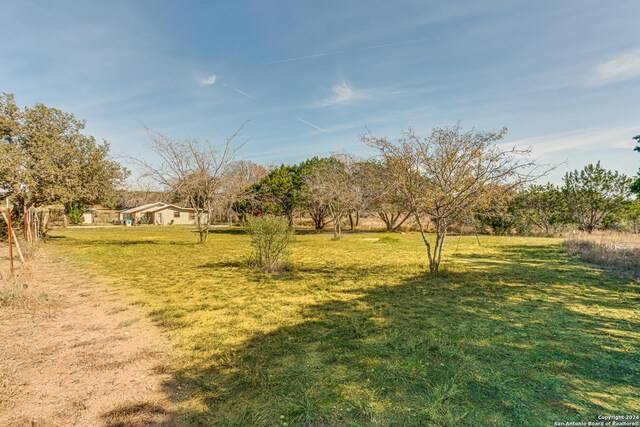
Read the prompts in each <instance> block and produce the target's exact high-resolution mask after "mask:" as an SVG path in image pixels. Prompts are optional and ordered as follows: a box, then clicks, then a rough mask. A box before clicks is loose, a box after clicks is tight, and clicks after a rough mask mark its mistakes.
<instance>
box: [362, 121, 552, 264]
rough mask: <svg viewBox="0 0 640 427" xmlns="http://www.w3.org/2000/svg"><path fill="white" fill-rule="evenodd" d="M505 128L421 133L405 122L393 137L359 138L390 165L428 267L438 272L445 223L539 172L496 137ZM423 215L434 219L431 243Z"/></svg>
mask: <svg viewBox="0 0 640 427" xmlns="http://www.w3.org/2000/svg"><path fill="white" fill-rule="evenodd" d="M506 131H507V129H506V128H502V129H501V130H499V131H497V132H480V131H474V130H472V131H469V132H463V131H462V128H461V126H460V125H459V124H458V125H455V126H453V127H451V128H435V129H434V130H433V131H432V133H431V135H430V136H428V137H426V138H421V137H419V136H417V135H416V134H415V133H414V132H413V130H412V129H411V128H409V129H408V130H407V131H406V132H405V133H403V135H402V136H401V137H400V138H399V139H398V140H397V141H389V140H388V139H387V138H377V137H374V136H372V135H371V134H369V135H365V136H363V137H362V139H363V142H364V143H366V144H367V145H369V146H371V147H373V148H375V149H376V150H377V151H378V153H379V154H380V156H381V157H382V161H383V162H384V163H385V164H387V165H389V167H390V168H391V170H392V172H393V176H395V182H394V184H393V185H396V186H397V188H398V189H399V190H400V191H401V192H402V195H403V197H404V199H405V200H406V201H407V203H408V208H409V209H410V211H411V212H412V214H413V215H414V217H415V220H416V222H417V223H418V226H419V227H420V233H421V235H422V240H423V242H424V244H425V246H426V249H427V257H428V259H429V270H430V272H431V273H437V272H438V270H439V268H440V262H441V259H442V250H443V248H444V242H445V239H446V237H447V231H448V230H449V227H450V226H451V225H453V224H454V223H455V222H456V221H459V220H460V219H462V218H463V217H464V216H466V215H469V214H470V213H471V212H475V211H478V210H479V209H482V208H484V207H485V206H486V203H487V201H488V200H489V197H487V196H488V195H489V194H491V193H492V192H495V191H511V190H513V189H514V188H516V187H518V186H520V185H522V184H524V183H526V182H530V181H532V180H533V179H535V178H537V177H540V176H542V175H544V173H536V172H537V171H538V170H539V167H538V166H536V165H535V162H534V161H532V160H530V159H529V154H530V150H520V149H517V148H515V147H514V148H502V147H501V146H499V145H496V144H495V143H496V142H498V141H500V140H501V139H502V138H503V137H504V135H505V134H506ZM424 218H429V219H431V221H432V222H433V224H434V225H435V234H436V237H435V243H434V244H433V246H432V244H431V243H430V242H429V239H428V238H427V234H426V230H425V227H423V220H424Z"/></svg>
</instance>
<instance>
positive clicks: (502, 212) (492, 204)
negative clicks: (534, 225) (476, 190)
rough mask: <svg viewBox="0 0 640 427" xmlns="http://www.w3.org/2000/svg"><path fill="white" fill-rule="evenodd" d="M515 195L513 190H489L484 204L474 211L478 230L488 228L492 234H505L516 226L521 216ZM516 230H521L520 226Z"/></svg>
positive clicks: (482, 230) (516, 195)
mask: <svg viewBox="0 0 640 427" xmlns="http://www.w3.org/2000/svg"><path fill="white" fill-rule="evenodd" d="M517 197H518V193H517V192H516V191H515V190H510V191H509V190H506V191H503V190H502V189H499V190H498V191H491V192H489V194H488V195H487V200H486V203H485V204H484V206H478V208H477V210H476V212H474V216H475V219H476V222H477V223H478V225H479V227H480V230H479V231H480V232H486V231H487V229H489V230H490V231H491V232H492V233H493V234H498V235H506V234H511V233H512V231H513V230H514V229H516V228H518V225H520V224H518V220H519V219H520V218H521V217H520V215H519V212H518V209H517V208H516V204H515V201H516V199H517ZM518 231H519V232H521V231H522V229H521V227H520V228H519V229H518Z"/></svg>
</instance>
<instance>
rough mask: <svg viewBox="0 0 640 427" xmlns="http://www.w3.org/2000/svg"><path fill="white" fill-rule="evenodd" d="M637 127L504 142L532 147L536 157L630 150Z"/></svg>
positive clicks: (588, 130) (582, 131) (566, 133)
mask: <svg viewBox="0 0 640 427" xmlns="http://www.w3.org/2000/svg"><path fill="white" fill-rule="evenodd" d="M637 133H638V128H637V127H624V128H617V129H606V130H603V129H587V130H580V131H573V132H563V133H555V134H550V135H543V136H538V137H534V138H526V139H520V140H517V141H511V142H504V143H503V144H509V145H517V146H519V147H523V148H524V147H531V148H532V149H533V154H534V155H547V154H552V153H560V152H564V151H573V150H579V151H594V150H607V149H609V150H611V149H629V150H632V149H633V147H634V141H633V139H632V137H633V135H636V134H637Z"/></svg>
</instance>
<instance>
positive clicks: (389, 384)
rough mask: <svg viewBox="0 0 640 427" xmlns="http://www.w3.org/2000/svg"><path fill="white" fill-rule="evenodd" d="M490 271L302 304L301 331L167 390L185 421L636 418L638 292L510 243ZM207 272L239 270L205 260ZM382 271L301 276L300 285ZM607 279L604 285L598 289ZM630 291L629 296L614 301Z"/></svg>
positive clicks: (553, 252)
mask: <svg viewBox="0 0 640 427" xmlns="http://www.w3.org/2000/svg"><path fill="white" fill-rule="evenodd" d="M459 258H460V259H461V260H465V259H473V260H474V261H473V265H479V266H482V267H485V268H486V269H485V270H484V271H469V272H449V273H445V274H443V275H441V276H439V277H432V276H429V275H427V274H421V275H417V276H414V277H408V278H405V279H404V280H402V281H400V282H396V283H390V284H387V285H382V286H378V287H375V288H372V289H370V290H363V291H361V292H355V291H354V292H353V293H352V295H351V298H343V299H340V300H330V301H326V302H323V303H320V304H315V305H310V306H306V307H301V309H302V310H303V314H304V316H303V318H304V319H305V320H304V321H302V322H301V323H297V324H293V325H287V326H282V327H279V328H277V329H275V330H272V331H271V332H266V333H258V334H255V335H253V336H252V337H250V338H249V339H248V340H246V341H244V342H242V343H240V344H238V345H237V346H236V347H235V348H234V349H233V350H229V351H217V350H216V348H217V347H218V346H217V343H213V342H211V343H200V344H201V345H200V346H201V347H202V348H208V349H210V350H208V351H206V352H203V353H201V354H198V355H197V357H194V359H193V361H192V363H191V364H190V365H189V366H187V367H186V368H184V369H183V370H181V371H179V372H177V373H176V374H175V376H174V381H173V382H171V383H169V384H166V387H167V392H168V393H169V394H170V395H171V396H172V397H173V399H174V400H176V401H178V402H180V401H182V400H185V399H186V400H188V399H193V398H195V399H197V400H198V401H200V402H201V403H202V405H203V406H204V409H202V410H200V409H198V410H185V411H183V412H182V413H180V414H176V415H175V417H176V418H175V419H173V420H172V421H171V422H170V424H171V423H184V424H185V425H202V426H204V425H235V426H261V425H288V426H291V425H304V426H325V425H385V426H386V425H398V426H400V425H444V426H446V425H450V426H459V425H469V426H478V425H553V422H554V421H557V420H564V421H568V420H575V421H587V420H592V419H593V420H595V419H596V417H597V416H598V415H601V414H606V413H610V412H611V411H612V408H614V409H615V412H617V413H632V412H633V411H632V409H633V408H634V405H637V403H638V400H639V399H640V391H639V389H638V386H637V379H638V377H639V375H640V368H639V363H638V362H639V357H638V352H637V348H638V331H639V330H640V323H639V321H638V318H637V316H635V317H633V316H629V315H628V310H629V309H630V304H632V303H633V301H632V299H634V298H637V296H636V297H634V296H631V297H630V296H629V295H630V294H633V295H637V290H638V286H637V284H634V283H633V282H625V281H622V280H620V279H616V278H612V277H608V276H607V277H604V278H603V277H602V276H601V272H598V271H593V270H589V269H586V268H581V266H579V265H578V266H576V265H575V264H569V263H568V262H569V260H570V258H569V257H567V256H566V255H565V254H564V253H562V252H561V251H560V250H559V249H558V248H557V247H549V246H506V247H504V248H501V256H500V260H490V259H486V260H483V259H479V258H476V257H472V256H468V255H459ZM202 267H203V268H227V267H236V264H235V263H226V264H220V263H211V264H207V265H204V266H202ZM363 271H364V273H366V274H368V275H373V276H380V277H381V278H384V269H378V268H375V269H371V270H369V271H366V270H362V269H360V270H359V271H353V270H351V269H344V268H342V269H338V268H335V269H332V268H322V269H316V268H305V267H299V268H298V269H297V271H296V274H298V276H297V277H296V279H297V280H301V279H304V277H305V275H313V274H321V275H323V277H326V278H327V279H328V278H331V277H334V276H335V275H340V276H341V277H348V278H352V279H354V280H357V279H358V277H359V276H358V274H364V273H363ZM601 279H607V280H601ZM627 291H629V294H625V295H622V293H623V292H627Z"/></svg>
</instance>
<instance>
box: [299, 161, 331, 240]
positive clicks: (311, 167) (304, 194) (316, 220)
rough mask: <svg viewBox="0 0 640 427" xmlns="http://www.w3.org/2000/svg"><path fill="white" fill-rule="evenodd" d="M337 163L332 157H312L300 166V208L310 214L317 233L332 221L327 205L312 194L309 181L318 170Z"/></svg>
mask: <svg viewBox="0 0 640 427" xmlns="http://www.w3.org/2000/svg"><path fill="white" fill-rule="evenodd" d="M335 161H336V159H334V158H331V157H312V158H310V159H307V160H305V161H304V162H302V163H301V164H300V177H301V186H300V207H301V208H302V209H304V210H306V211H307V212H308V213H309V216H310V217H311V220H312V221H313V226H314V228H315V230H316V231H320V230H323V229H324V228H325V226H326V225H327V224H328V223H329V222H331V219H330V215H329V208H328V206H327V204H326V203H324V202H323V201H321V200H319V199H318V198H316V197H314V196H313V194H311V192H310V191H309V186H308V185H307V180H308V178H309V176H310V175H312V174H313V173H314V171H315V170H316V169H317V168H319V167H324V166H327V165H330V164H332V163H333V162H335Z"/></svg>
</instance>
